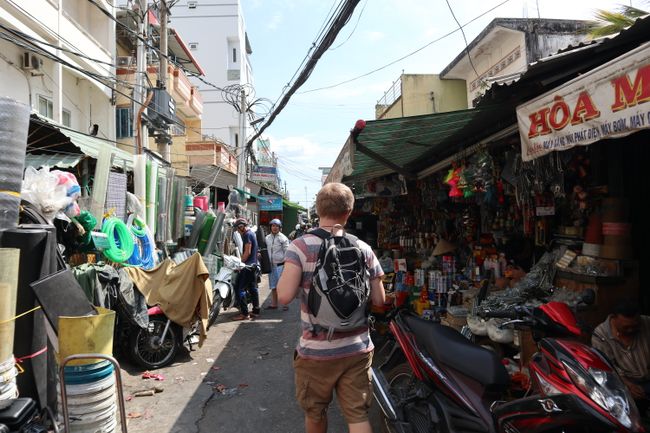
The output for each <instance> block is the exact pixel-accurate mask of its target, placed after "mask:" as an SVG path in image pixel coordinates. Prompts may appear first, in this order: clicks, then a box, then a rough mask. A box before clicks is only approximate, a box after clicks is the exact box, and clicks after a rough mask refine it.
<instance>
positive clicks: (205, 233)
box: [197, 213, 217, 255]
mask: <svg viewBox="0 0 650 433" xmlns="http://www.w3.org/2000/svg"><path fill="white" fill-rule="evenodd" d="M216 219H217V218H216V217H215V215H214V214H213V213H207V214H206V215H205V218H203V224H202V225H201V234H200V235H199V243H198V245H197V248H198V249H199V253H201V255H203V253H204V252H205V250H206V248H207V246H208V238H209V237H210V232H211V231H212V226H213V225H214V221H215V220H216Z"/></svg>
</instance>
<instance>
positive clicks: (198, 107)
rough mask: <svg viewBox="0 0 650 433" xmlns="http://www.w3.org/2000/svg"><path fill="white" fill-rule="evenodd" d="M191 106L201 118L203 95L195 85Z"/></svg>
mask: <svg viewBox="0 0 650 433" xmlns="http://www.w3.org/2000/svg"><path fill="white" fill-rule="evenodd" d="M190 108H191V109H192V110H194V113H195V114H196V117H198V118H199V119H200V118H201V115H202V114H203V96H201V92H199V88H198V87H196V86H194V87H192V98H191V99H190Z"/></svg>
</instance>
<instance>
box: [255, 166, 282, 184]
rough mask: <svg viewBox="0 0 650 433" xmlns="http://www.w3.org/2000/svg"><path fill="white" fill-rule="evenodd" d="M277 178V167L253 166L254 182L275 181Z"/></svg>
mask: <svg viewBox="0 0 650 433" xmlns="http://www.w3.org/2000/svg"><path fill="white" fill-rule="evenodd" d="M276 178H277V170H276V168H275V167H260V166H258V167H253V171H252V172H251V180H252V181H253V182H256V181H258V182H275V180H276Z"/></svg>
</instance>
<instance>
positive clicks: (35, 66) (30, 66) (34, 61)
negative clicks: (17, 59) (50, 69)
mask: <svg viewBox="0 0 650 433" xmlns="http://www.w3.org/2000/svg"><path fill="white" fill-rule="evenodd" d="M42 66H43V60H41V58H40V57H38V56H37V55H36V54H33V53H30V52H29V51H25V52H24V53H23V65H22V68H23V69H24V70H26V71H38V70H39V69H41V67H42Z"/></svg>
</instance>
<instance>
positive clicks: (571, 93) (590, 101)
mask: <svg viewBox="0 0 650 433" xmlns="http://www.w3.org/2000/svg"><path fill="white" fill-rule="evenodd" d="M517 121H518V124H519V134H520V136H521V147H522V152H521V156H522V159H523V160H524V161H530V160H532V159H535V158H537V157H539V156H542V155H545V154H547V153H549V152H552V151H554V150H566V149H570V148H572V147H574V146H584V145H587V144H591V143H594V142H596V141H599V140H603V139H605V138H614V137H624V136H626V135H629V134H632V133H634V132H636V131H639V130H642V129H646V128H648V127H649V126H650V124H649V121H650V43H646V44H644V45H642V46H640V47H638V48H636V49H634V50H632V51H630V52H628V53H626V54H624V55H623V56H621V57H618V58H616V59H614V60H612V61H611V62H609V63H606V64H604V65H602V66H600V67H598V68H596V69H594V70H593V71H590V72H588V73H586V74H584V75H581V76H580V77H578V78H576V79H574V80H571V81H569V82H568V83H566V84H564V85H562V86H561V87H559V88H557V89H554V90H553V91H551V92H548V93H546V94H544V95H542V96H540V97H538V98H536V99H534V100H532V101H530V102H527V103H526V104H523V105H520V106H519V107H517Z"/></svg>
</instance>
